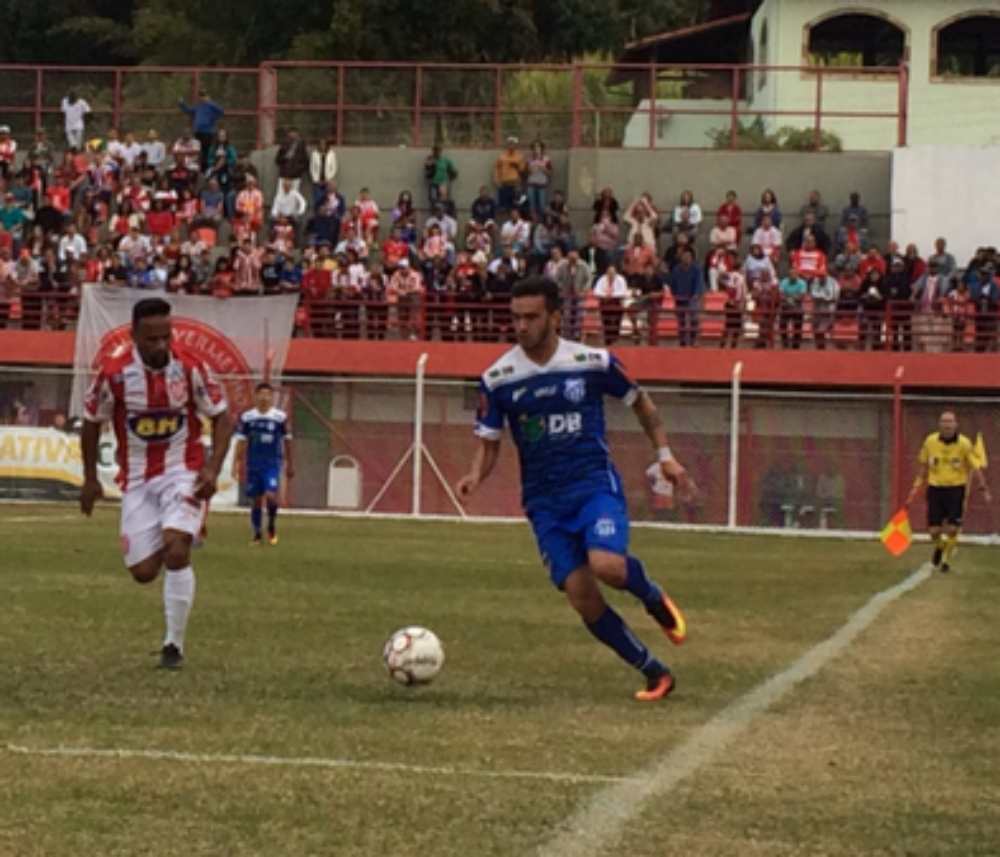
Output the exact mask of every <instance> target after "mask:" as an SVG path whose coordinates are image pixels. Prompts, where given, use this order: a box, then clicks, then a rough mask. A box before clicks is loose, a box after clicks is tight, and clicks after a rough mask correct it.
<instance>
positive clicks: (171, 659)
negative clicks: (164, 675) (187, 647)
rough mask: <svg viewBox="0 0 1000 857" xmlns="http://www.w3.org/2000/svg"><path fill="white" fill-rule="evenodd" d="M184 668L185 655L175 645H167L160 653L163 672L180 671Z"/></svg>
mask: <svg viewBox="0 0 1000 857" xmlns="http://www.w3.org/2000/svg"><path fill="white" fill-rule="evenodd" d="M182 666H184V655H182V654H181V650H180V649H178V648H177V646H175V645H174V644H173V643H167V644H166V645H165V646H164V647H163V649H161V651H160V669H161V670H179V669H180V668H181V667H182Z"/></svg>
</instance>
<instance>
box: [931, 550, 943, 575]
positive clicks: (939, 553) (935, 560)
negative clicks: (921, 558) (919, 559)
mask: <svg viewBox="0 0 1000 857" xmlns="http://www.w3.org/2000/svg"><path fill="white" fill-rule="evenodd" d="M943 558H944V550H943V549H942V548H934V556H932V557H931V565H933V566H934V568H937V567H938V566H939V565H941V560H942V559H943ZM942 570H943V571H944V570H946V569H942Z"/></svg>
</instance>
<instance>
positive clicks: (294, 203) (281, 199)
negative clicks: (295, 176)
mask: <svg viewBox="0 0 1000 857" xmlns="http://www.w3.org/2000/svg"><path fill="white" fill-rule="evenodd" d="M306 208H307V206H306V200H305V197H303V196H302V194H301V193H299V192H298V191H297V190H296V189H295V183H294V182H293V181H292V180H291V179H282V180H281V182H280V183H279V185H278V193H277V194H275V197H274V202H273V203H272V204H271V217H273V218H274V219H275V220H277V218H278V217H279V216H281V215H282V214H283V215H285V217H287V218H288V219H289V220H291V221H292V223H295V224H297V223H298V221H299V219H300V218H301V217H302V215H303V214H305V213H306Z"/></svg>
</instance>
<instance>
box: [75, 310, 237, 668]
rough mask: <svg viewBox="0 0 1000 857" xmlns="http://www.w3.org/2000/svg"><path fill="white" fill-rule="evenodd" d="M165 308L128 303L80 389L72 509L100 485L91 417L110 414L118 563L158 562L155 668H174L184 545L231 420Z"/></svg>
mask: <svg viewBox="0 0 1000 857" xmlns="http://www.w3.org/2000/svg"><path fill="white" fill-rule="evenodd" d="M170 312H171V307H170V304H169V303H167V302H166V301H164V300H162V299H160V298H147V299H145V300H141V301H139V302H138V303H136V304H135V306H134V307H133V308H132V347H131V348H130V349H127V350H125V351H124V353H119V352H117V351H116V352H115V353H114V354H113V355H112V356H109V357H107V358H106V359H105V360H104V361H103V362H102V363H101V365H100V368H99V371H98V374H97V377H96V378H95V380H94V382H93V384H92V385H91V387H90V389H89V390H88V392H87V395H86V397H85V398H84V425H83V432H82V435H81V437H80V448H81V451H82V454H83V473H84V482H83V487H82V489H81V491H80V509H81V511H82V512H83V514H84V515H86V516H88V517H89V516H90V515H91V513H92V512H93V510H94V506H95V504H96V503H97V500H98V499H100V497H101V496H102V494H103V488H102V487H101V482H100V480H99V479H98V476H97V463H98V458H99V455H100V452H99V445H100V440H101V431H102V429H101V426H102V424H103V423H111V424H112V425H113V426H114V431H115V435H116V437H117V439H118V460H119V463H120V471H119V476H118V481H119V484H120V485H121V487H122V502H121V544H122V551H123V552H124V554H125V564H126V565H127V566H128V570H129V572H130V573H131V574H132V577H133V578H134V579H135V581H136V582H137V583H152V582H153V581H154V580H156V578H157V577H158V576H159V574H160V571H161V569H163V568H166V579H165V580H164V585H163V602H164V612H165V614H166V625H167V634H166V638H165V639H164V642H163V648H162V649H161V651H160V667H161V668H163V669H171V670H176V669H180V667H181V665H182V664H183V661H184V634H185V631H186V629H187V621H188V616H189V614H190V612H191V604H192V602H193V601H194V586H195V581H194V571H193V570H192V568H191V547H192V545H193V544H194V542H195V539H196V538H199V537H200V536H202V535H203V533H204V522H205V516H206V515H207V513H208V501H209V500H210V499H211V498H212V495H213V494H215V492H216V489H217V485H218V478H219V472H220V471H221V470H222V464H223V462H224V461H225V458H226V453H227V452H228V451H229V441H230V438H231V437H232V433H233V426H232V420H231V419H230V417H229V413H228V404H227V402H226V396H225V393H224V391H223V388H222V385H221V384H220V383H219V382H218V381H217V380H216V379H215V376H214V375H213V373H212V371H211V369H210V368H209V367H208V365H206V364H205V363H204V362H203V361H201V360H200V359H198V358H197V357H195V356H194V355H192V354H190V353H188V352H186V351H184V350H183V349H181V348H180V347H178V346H176V345H174V344H172V337H173V331H172V325H171V317H170ZM202 419H206V420H209V421H210V422H211V425H212V442H211V449H212V455H211V459H208V458H207V457H206V454H205V445H204V444H203V443H202V428H201V425H202V423H201V421H202Z"/></svg>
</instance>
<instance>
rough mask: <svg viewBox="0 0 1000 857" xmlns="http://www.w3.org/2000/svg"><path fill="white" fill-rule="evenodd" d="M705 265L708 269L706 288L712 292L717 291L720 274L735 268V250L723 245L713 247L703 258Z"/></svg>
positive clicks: (719, 286) (730, 271)
mask: <svg viewBox="0 0 1000 857" xmlns="http://www.w3.org/2000/svg"><path fill="white" fill-rule="evenodd" d="M705 267H706V268H707V270H708V288H709V289H710V290H711V291H713V292H717V291H719V290H720V288H721V285H720V282H719V281H720V280H721V278H722V275H723V274H728V273H732V272H733V271H735V270H736V269H737V264H736V251H735V250H730V249H728V248H727V247H726V246H725V245H719V246H717V247H714V248H713V249H712V250H711V251H710V252H709V254H708V257H707V258H706V259H705Z"/></svg>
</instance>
